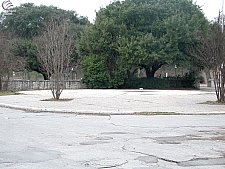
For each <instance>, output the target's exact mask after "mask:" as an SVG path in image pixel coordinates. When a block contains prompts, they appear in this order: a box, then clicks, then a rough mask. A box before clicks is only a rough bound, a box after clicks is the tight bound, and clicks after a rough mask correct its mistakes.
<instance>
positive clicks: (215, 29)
mask: <svg viewBox="0 0 225 169" xmlns="http://www.w3.org/2000/svg"><path fill="white" fill-rule="evenodd" d="M209 31H210V32H209V34H208V36H202V39H201V41H200V44H198V45H195V46H192V47H191V48H189V52H190V54H191V55H192V56H194V57H196V58H197V59H199V61H200V63H201V64H203V65H204V66H205V67H206V68H208V69H210V70H212V72H213V79H214V85H215V92H216V96H217V101H218V102H225V98H224V83H225V45H224V44H225V34H224V32H223V30H222V26H221V25H220V24H219V22H214V23H212V24H210V27H209Z"/></svg>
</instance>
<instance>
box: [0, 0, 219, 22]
mask: <svg viewBox="0 0 225 169" xmlns="http://www.w3.org/2000/svg"><path fill="white" fill-rule="evenodd" d="M0 1H2V2H3V1H5V0H0ZM10 1H11V2H12V4H13V6H19V5H20V4H21V3H27V2H31V3H34V4H36V5H40V4H43V5H47V6H49V5H53V6H56V7H59V8H61V9H66V10H75V11H76V12H77V13H78V14H79V15H82V16H87V17H88V18H89V20H90V21H93V20H94V18H95V11H98V10H99V8H100V7H101V6H102V7H105V6H106V5H107V4H109V3H110V2H112V1H113V0H10ZM193 1H194V2H196V3H197V4H198V5H200V6H202V9H203V12H204V13H205V15H206V16H207V18H208V19H210V20H212V19H213V18H214V17H216V16H218V12H219V10H221V9H222V1H223V0H193ZM1 11H2V9H1Z"/></svg>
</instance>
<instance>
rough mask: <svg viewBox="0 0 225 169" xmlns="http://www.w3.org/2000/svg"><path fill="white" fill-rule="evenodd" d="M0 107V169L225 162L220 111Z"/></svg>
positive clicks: (198, 167) (215, 166) (211, 167)
mask: <svg viewBox="0 0 225 169" xmlns="http://www.w3.org/2000/svg"><path fill="white" fill-rule="evenodd" d="M0 112H1V113H0V168H4V169H30V168H32V169H39V168H43V169H58V168H64V169H71V168H78V169H87V168H90V169H104V168H117V169H167V168H168V169H169V168H173V169H180V168H185V169H188V168H190V169H193V168H194V169H206V168H207V169H222V168H225V140H224V134H225V123H224V120H225V116H224V115H211V116H207V115H197V116H196V115H173V116H166V115H159V116H134V115H126V116H121V115H111V118H110V119H109V117H107V116H87V115H74V114H63V113H62V114H60V113H57V114H55V113H47V112H42V113H28V112H23V111H20V110H11V109H7V108H0Z"/></svg>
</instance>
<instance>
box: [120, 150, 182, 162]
mask: <svg viewBox="0 0 225 169" xmlns="http://www.w3.org/2000/svg"><path fill="white" fill-rule="evenodd" d="M122 149H123V150H125V151H128V152H132V153H136V154H141V155H146V156H151V157H155V158H157V159H159V160H162V161H165V162H169V163H175V164H178V163H179V162H178V161H175V160H171V159H166V158H162V157H157V156H155V155H151V154H147V153H143V152H140V151H133V150H127V149H126V148H125V146H123V147H122Z"/></svg>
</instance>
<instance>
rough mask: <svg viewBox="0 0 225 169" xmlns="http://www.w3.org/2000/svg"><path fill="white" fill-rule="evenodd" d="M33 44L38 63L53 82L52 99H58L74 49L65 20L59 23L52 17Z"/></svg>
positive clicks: (70, 33)
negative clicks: (35, 48) (35, 47)
mask: <svg viewBox="0 0 225 169" xmlns="http://www.w3.org/2000/svg"><path fill="white" fill-rule="evenodd" d="M35 42H36V46H37V51H38V53H37V58H38V61H39V62H40V63H41V64H42V65H43V67H44V69H45V70H46V71H47V74H48V76H49V77H51V80H52V81H53V82H54V83H52V84H53V85H52V94H53V97H54V98H56V99H59V97H60V94H61V92H62V90H63V81H64V79H63V74H64V73H65V72H68V69H69V64H70V61H71V54H72V51H73V49H74V39H73V32H72V31H71V29H70V25H69V24H68V22H67V19H66V18H64V19H63V20H60V21H59V20H58V19H56V18H53V17H52V18H51V19H50V20H49V22H48V24H47V25H46V28H45V29H44V31H43V32H42V34H41V35H40V36H39V37H37V38H36V39H35Z"/></svg>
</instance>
